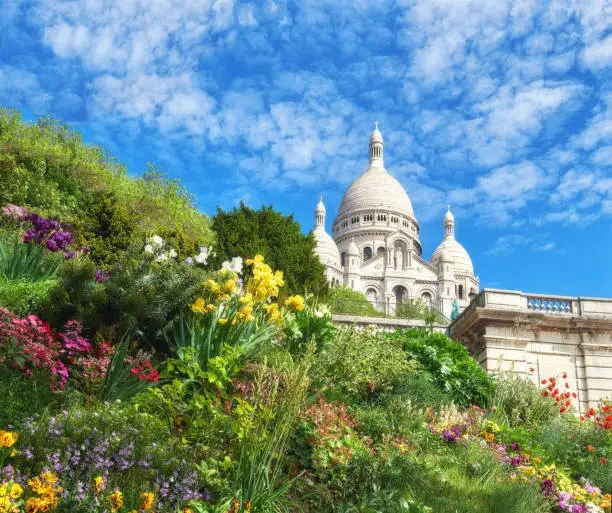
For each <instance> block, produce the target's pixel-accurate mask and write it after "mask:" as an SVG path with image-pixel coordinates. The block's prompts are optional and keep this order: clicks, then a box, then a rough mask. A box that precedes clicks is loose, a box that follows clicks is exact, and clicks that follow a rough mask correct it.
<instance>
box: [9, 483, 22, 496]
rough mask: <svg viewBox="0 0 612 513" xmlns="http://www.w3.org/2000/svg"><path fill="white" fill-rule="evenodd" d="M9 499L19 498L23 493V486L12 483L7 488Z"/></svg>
mask: <svg viewBox="0 0 612 513" xmlns="http://www.w3.org/2000/svg"><path fill="white" fill-rule="evenodd" d="M9 495H10V497H11V499H19V497H21V496H22V495H23V488H22V487H21V485H20V484H19V483H12V484H11V486H10V489H9Z"/></svg>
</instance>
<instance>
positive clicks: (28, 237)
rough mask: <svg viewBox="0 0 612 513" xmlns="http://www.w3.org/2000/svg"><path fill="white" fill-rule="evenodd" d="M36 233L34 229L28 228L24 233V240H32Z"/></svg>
mask: <svg viewBox="0 0 612 513" xmlns="http://www.w3.org/2000/svg"><path fill="white" fill-rule="evenodd" d="M35 235H36V234H35V233H34V232H33V231H32V230H26V232H25V233H24V234H23V242H30V241H31V240H32V239H33V238H34V236H35Z"/></svg>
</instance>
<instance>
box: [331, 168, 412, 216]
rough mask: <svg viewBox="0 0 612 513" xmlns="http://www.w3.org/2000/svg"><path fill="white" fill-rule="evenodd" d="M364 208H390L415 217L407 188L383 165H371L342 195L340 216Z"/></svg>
mask: <svg viewBox="0 0 612 513" xmlns="http://www.w3.org/2000/svg"><path fill="white" fill-rule="evenodd" d="M364 209H381V210H390V211H393V212H397V213H400V214H404V215H406V216H410V217H414V211H413V210H412V202H411V201H410V198H409V197H408V194H407V193H406V190H405V189H404V188H403V187H402V184H400V183H399V182H398V181H397V180H396V179H395V178H393V177H392V176H391V175H390V174H389V173H387V171H386V170H385V168H384V167H382V166H374V167H373V166H371V167H370V168H369V169H368V170H367V171H366V172H365V173H363V174H362V175H361V176H360V177H359V178H357V180H355V181H354V182H353V183H352V184H351V186H350V187H349V188H348V189H347V191H346V192H345V193H344V196H343V197H342V202H341V203H340V208H339V209H338V217H343V216H345V215H346V214H350V213H351V212H356V211H358V210H364Z"/></svg>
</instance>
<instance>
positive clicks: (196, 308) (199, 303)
mask: <svg viewBox="0 0 612 513" xmlns="http://www.w3.org/2000/svg"><path fill="white" fill-rule="evenodd" d="M205 308H206V301H204V299H202V298H201V297H199V298H198V299H196V300H195V303H194V304H193V305H191V310H192V311H193V312H194V313H201V314H203V313H204V311H205Z"/></svg>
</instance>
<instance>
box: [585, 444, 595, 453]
mask: <svg viewBox="0 0 612 513" xmlns="http://www.w3.org/2000/svg"><path fill="white" fill-rule="evenodd" d="M586 450H587V451H589V452H593V451H594V450H595V447H593V446H592V445H591V444H589V445H587V446H586Z"/></svg>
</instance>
